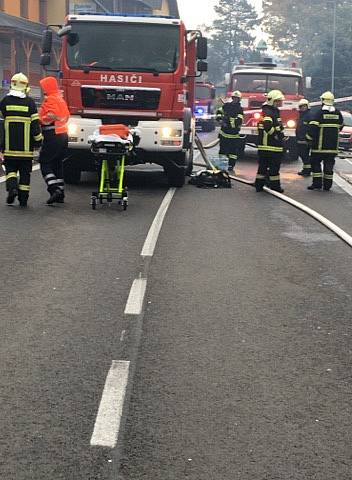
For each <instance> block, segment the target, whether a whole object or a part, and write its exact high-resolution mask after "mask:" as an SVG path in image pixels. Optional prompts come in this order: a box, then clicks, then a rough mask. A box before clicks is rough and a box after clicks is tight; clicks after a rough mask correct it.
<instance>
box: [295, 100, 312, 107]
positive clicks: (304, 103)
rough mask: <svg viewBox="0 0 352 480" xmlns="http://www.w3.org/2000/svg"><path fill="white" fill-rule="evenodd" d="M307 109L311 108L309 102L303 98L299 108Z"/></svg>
mask: <svg viewBox="0 0 352 480" xmlns="http://www.w3.org/2000/svg"><path fill="white" fill-rule="evenodd" d="M304 106H305V107H307V108H309V107H310V105H309V101H308V100H307V99H306V98H301V100H300V101H299V102H298V107H304Z"/></svg>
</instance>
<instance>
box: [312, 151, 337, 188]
mask: <svg viewBox="0 0 352 480" xmlns="http://www.w3.org/2000/svg"><path fill="white" fill-rule="evenodd" d="M322 163H323V171H322V168H321V164H322ZM311 164H312V177H313V186H314V187H316V188H322V187H324V189H325V190H330V188H331V187H332V182H333V179H334V165H335V155H334V154H330V153H318V152H313V153H312V155H311Z"/></svg>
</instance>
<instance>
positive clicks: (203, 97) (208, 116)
mask: <svg viewBox="0 0 352 480" xmlns="http://www.w3.org/2000/svg"><path fill="white" fill-rule="evenodd" d="M215 95H216V89H215V86H214V85H213V84H212V83H208V82H197V83H196V99H195V102H194V114H195V117H196V127H199V128H200V129H201V130H202V131H203V132H212V131H213V130H215V106H214V103H215Z"/></svg>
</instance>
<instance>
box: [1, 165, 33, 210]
mask: <svg viewBox="0 0 352 480" xmlns="http://www.w3.org/2000/svg"><path fill="white" fill-rule="evenodd" d="M4 165H5V170H6V190H7V191H8V192H9V191H11V190H17V191H18V200H19V201H20V203H22V202H26V201H27V200H28V197H29V190H30V184H31V172H32V159H31V158H21V157H6V156H5V157H4Z"/></svg>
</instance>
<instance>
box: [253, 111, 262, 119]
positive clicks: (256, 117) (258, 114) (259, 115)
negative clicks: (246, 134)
mask: <svg viewBox="0 0 352 480" xmlns="http://www.w3.org/2000/svg"><path fill="white" fill-rule="evenodd" d="M260 117H261V114H260V113H259V112H256V113H255V114H254V118H255V119H256V120H259V119H260Z"/></svg>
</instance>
